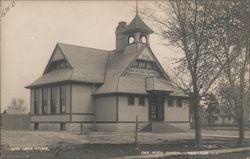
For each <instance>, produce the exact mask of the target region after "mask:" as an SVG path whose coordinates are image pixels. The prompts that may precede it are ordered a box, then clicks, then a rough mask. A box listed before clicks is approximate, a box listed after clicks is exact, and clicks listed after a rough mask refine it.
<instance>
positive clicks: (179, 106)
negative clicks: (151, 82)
mask: <svg viewBox="0 0 250 159" xmlns="http://www.w3.org/2000/svg"><path fill="white" fill-rule="evenodd" d="M176 107H178V108H182V99H181V98H177V100H176Z"/></svg>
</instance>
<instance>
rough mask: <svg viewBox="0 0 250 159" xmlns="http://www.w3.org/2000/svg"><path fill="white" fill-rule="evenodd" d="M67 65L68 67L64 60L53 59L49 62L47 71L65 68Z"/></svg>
mask: <svg viewBox="0 0 250 159" xmlns="http://www.w3.org/2000/svg"><path fill="white" fill-rule="evenodd" d="M68 67H69V64H68V62H67V61H65V60H58V61H53V62H51V64H50V68H49V71H53V70H59V69H65V68H68Z"/></svg>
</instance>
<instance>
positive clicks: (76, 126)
mask: <svg viewBox="0 0 250 159" xmlns="http://www.w3.org/2000/svg"><path fill="white" fill-rule="evenodd" d="M34 124H35V123H31V125H30V128H31V130H34ZM148 124H149V123H148V122H143V123H138V131H141V129H143V128H144V127H145V126H147V125H148ZM169 124H171V125H173V126H175V127H176V128H179V129H181V130H188V129H190V124H189V123H174V122H173V123H169ZM135 126H136V124H135V123H65V130H61V126H60V123H38V130H42V131H43V130H44V131H70V132H92V131H99V132H134V131H135Z"/></svg>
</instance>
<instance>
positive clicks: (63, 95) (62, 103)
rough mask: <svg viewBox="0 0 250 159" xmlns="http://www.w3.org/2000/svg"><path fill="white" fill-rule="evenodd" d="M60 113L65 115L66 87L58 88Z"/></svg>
mask: <svg viewBox="0 0 250 159" xmlns="http://www.w3.org/2000/svg"><path fill="white" fill-rule="evenodd" d="M63 107H64V108H63ZM60 113H61V114H63V113H66V85H61V86H60Z"/></svg>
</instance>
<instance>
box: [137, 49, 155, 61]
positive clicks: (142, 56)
mask: <svg viewBox="0 0 250 159" xmlns="http://www.w3.org/2000/svg"><path fill="white" fill-rule="evenodd" d="M137 59H141V60H146V61H155V59H154V57H153V56H152V54H151V53H150V51H149V49H144V50H143V51H142V53H141V54H140V55H139V56H138V57H137Z"/></svg>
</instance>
